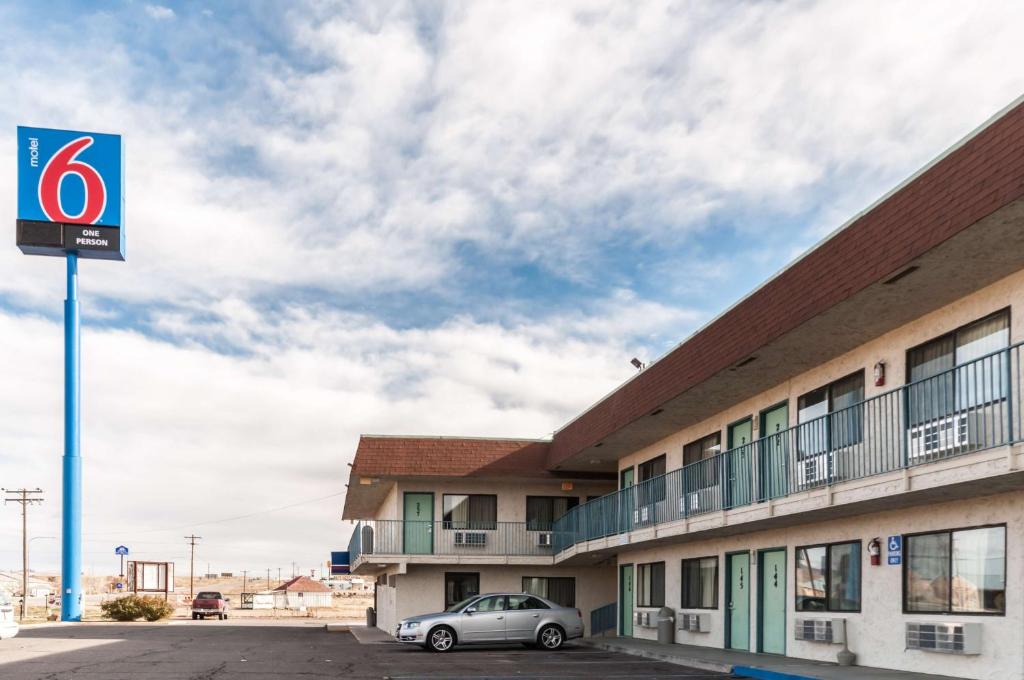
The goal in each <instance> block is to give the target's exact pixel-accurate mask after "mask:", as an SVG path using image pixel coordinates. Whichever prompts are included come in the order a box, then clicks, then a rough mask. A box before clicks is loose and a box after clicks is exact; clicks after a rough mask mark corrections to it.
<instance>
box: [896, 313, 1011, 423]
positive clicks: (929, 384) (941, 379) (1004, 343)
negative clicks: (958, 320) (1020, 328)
mask: <svg viewBox="0 0 1024 680" xmlns="http://www.w3.org/2000/svg"><path fill="white" fill-rule="evenodd" d="M1009 346H1010V312H1009V310H1003V311H1001V312H996V313H995V314H992V315H991V316H987V317H985V318H984V319H980V320H979V321H975V322H973V323H970V324H968V325H966V326H964V327H963V328H959V329H957V330H955V331H953V332H952V333H947V334H946V335H943V336H942V337H939V338H936V339H934V340H931V341H930V342H927V343H925V344H923V345H920V346H918V347H915V348H913V349H911V350H909V351H907V382H908V383H911V384H910V386H909V387H908V388H907V391H908V394H907V398H908V402H909V403H908V406H909V411H910V424H911V425H920V424H921V423H925V422H928V421H930V420H937V419H940V418H945V417H947V416H950V415H953V414H954V413H956V412H957V411H959V410H963V409H969V408H972V407H975V406H980V405H982V404H987V403H989V402H992V401H996V400H998V399H1004V398H1005V397H1006V395H1007V392H1008V387H1007V384H1006V368H1007V366H1006V356H1005V354H996V355H994V356H988V355H991V354H992V353H993V352H998V351H999V350H1001V349H1006V348H1007V347H1009ZM983 357H984V358H983Z"/></svg>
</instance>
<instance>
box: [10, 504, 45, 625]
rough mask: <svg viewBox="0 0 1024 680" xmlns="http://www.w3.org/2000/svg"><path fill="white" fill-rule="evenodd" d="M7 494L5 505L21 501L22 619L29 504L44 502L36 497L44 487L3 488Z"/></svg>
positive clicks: (25, 610)
mask: <svg viewBox="0 0 1024 680" xmlns="http://www.w3.org/2000/svg"><path fill="white" fill-rule="evenodd" d="M3 492H4V493H5V494H7V497H6V498H4V505H7V504H8V503H21V619H22V620H23V621H24V620H25V616H26V615H27V614H28V506H30V505H32V504H33V503H42V502H43V498H41V497H40V498H36V497H35V496H37V495H38V494H41V493H42V492H43V490H42V489H40V488H39V487H36V488H35V489H3Z"/></svg>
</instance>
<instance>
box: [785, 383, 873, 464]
mask: <svg viewBox="0 0 1024 680" xmlns="http://www.w3.org/2000/svg"><path fill="white" fill-rule="evenodd" d="M863 401H864V371H858V372H856V373H852V374H850V375H848V376H846V377H844V378H840V379H839V380H836V381H835V382H831V383H829V384H828V385H825V386H824V387H819V388H818V389H816V390H812V391H810V392H808V393H806V394H804V395H802V396H801V397H800V398H799V399H798V400H797V409H798V411H797V421H798V422H799V423H800V424H799V426H798V429H797V444H798V450H799V453H800V455H801V457H804V458H806V457H807V456H812V455H814V454H818V453H824V452H825V451H834V450H836V449H840V448H843V447H844V446H850V445H852V444H858V443H860V442H861V441H863V439H864V405H863V403H862V402H863ZM830 414H831V415H830ZM823 416H824V417H823Z"/></svg>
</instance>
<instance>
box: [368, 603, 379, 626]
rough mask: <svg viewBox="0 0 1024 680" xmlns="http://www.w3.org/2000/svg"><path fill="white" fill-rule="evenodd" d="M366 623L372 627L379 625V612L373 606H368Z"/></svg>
mask: <svg viewBox="0 0 1024 680" xmlns="http://www.w3.org/2000/svg"><path fill="white" fill-rule="evenodd" d="M366 625H367V626H369V627H371V628H372V627H374V626H376V625H377V612H376V610H374V608H373V607H367V608H366Z"/></svg>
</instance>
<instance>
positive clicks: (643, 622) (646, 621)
mask: <svg viewBox="0 0 1024 680" xmlns="http://www.w3.org/2000/svg"><path fill="white" fill-rule="evenodd" d="M636 625H638V626H644V627H646V628H650V626H651V613H650V612H637V613H636Z"/></svg>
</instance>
